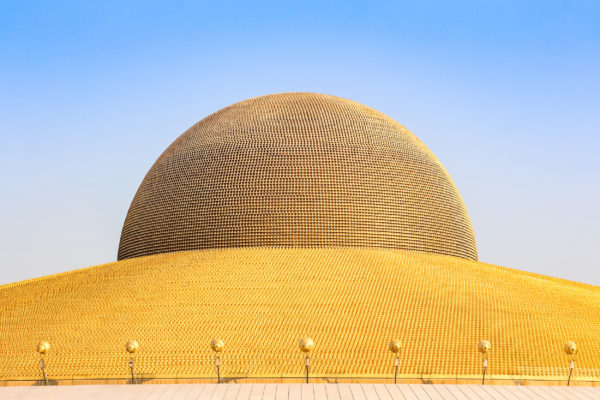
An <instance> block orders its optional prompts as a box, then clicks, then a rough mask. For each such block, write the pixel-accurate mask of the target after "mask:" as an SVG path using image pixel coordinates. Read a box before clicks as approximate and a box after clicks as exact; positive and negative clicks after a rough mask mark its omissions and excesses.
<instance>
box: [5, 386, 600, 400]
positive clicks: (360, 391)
mask: <svg viewBox="0 0 600 400" xmlns="http://www.w3.org/2000/svg"><path fill="white" fill-rule="evenodd" d="M0 399H2V400H12V399H31V400H33V399H40V400H41V399H43V400H55V399H57V400H58V399H60V400H71V399H94V400H104V399H106V400H120V399H127V400H137V399H144V400H184V399H186V400H190V399H195V400H196V399H197V400H441V399H452V400H467V399H468V400H523V399H536V400H563V399H564V400H567V399H568V400H597V399H600V388H596V387H581V386H580V387H565V386H499V385H488V386H480V385H419V384H417V385H410V384H399V385H393V384H222V385H217V384H157V385H90V386H48V387H44V386H19V387H4V388H0Z"/></svg>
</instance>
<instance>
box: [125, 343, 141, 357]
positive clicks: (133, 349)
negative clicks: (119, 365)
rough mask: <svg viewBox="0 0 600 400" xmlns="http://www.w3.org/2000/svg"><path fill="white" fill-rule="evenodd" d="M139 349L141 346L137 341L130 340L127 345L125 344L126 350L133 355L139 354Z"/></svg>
mask: <svg viewBox="0 0 600 400" xmlns="http://www.w3.org/2000/svg"><path fill="white" fill-rule="evenodd" d="M139 347H140V345H139V344H138V342H136V341H135V340H128V341H127V343H125V350H127V352H128V353H131V354H133V353H135V352H137V351H138V348H139Z"/></svg>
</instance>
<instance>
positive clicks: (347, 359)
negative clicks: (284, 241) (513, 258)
mask: <svg viewBox="0 0 600 400" xmlns="http://www.w3.org/2000/svg"><path fill="white" fill-rule="evenodd" d="M0 309H1V310H2V313H1V314H0V338H1V345H0V379H3V378H4V379H6V378H8V377H23V378H33V379H36V378H37V377H38V375H39V373H38V355H37V353H36V352H35V345H36V343H37V341H39V340H46V341H48V342H49V343H50V345H51V349H50V353H49V354H48V356H47V359H46V364H47V370H48V374H49V375H50V376H54V377H58V376H63V377H65V376H66V377H73V376H76V377H86V376H95V377H106V376H113V377H122V378H125V377H127V376H128V372H129V371H128V368H127V359H128V355H127V353H126V352H125V349H124V344H125V342H126V341H127V340H128V339H136V340H137V341H138V342H139V344H140V350H139V353H138V354H137V355H136V370H137V371H138V373H139V374H146V375H148V376H155V377H169V376H171V377H173V378H175V377H186V376H187V377H193V376H197V377H212V376H214V354H213V353H212V351H211V349H210V346H209V344H210V340H211V339H212V338H221V339H223V341H224V342H225V349H224V351H223V353H222V356H221V358H222V368H223V374H224V375H225V376H246V375H250V376H274V377H277V376H282V375H283V376H290V375H293V376H301V375H302V374H303V371H304V360H303V355H302V354H301V353H300V351H299V349H298V346H297V345H298V341H299V339H300V338H301V337H303V336H310V337H312V338H313V339H314V341H315V343H316V347H315V349H314V351H313V353H312V354H311V360H312V361H311V366H312V373H313V374H314V375H319V376H353V377H361V376H364V377H377V376H380V377H389V376H390V373H391V370H392V368H393V367H392V365H393V355H392V354H391V353H390V352H389V351H388V349H387V344H388V341H389V340H390V339H392V338H398V339H400V340H401V341H402V343H403V348H402V350H401V351H400V353H399V356H400V371H399V373H400V374H401V375H407V376H420V375H425V376H433V375H440V376H454V377H456V376H463V377H466V376H477V375H479V374H480V372H481V357H480V355H479V354H478V353H477V347H476V345H477V342H478V341H479V340H480V339H483V338H485V339H488V340H490V342H491V343H492V350H491V354H490V357H489V370H488V373H489V374H491V375H497V376H500V375H502V376H513V377H515V379H518V377H520V376H529V377H536V376H537V377H562V376H565V375H566V373H567V367H568V359H567V357H566V356H565V355H564V353H563V352H562V348H563V344H564V342H565V341H567V340H572V341H574V342H576V343H577V345H578V348H579V353H578V355H577V370H576V371H577V374H578V376H579V377H581V378H582V379H583V377H588V378H589V379H595V378H597V377H598V376H599V375H600V347H599V346H598V338H599V337H600V288H599V287H596V286H591V285H585V284H579V283H574V282H569V281H564V280H560V279H555V278H550V277H545V276H541V275H536V274H531V273H526V272H522V271H516V270H512V269H508V268H502V267H498V266H493V265H489V264H484V263H480V262H476V261H469V260H465V259H461V258H455V257H450V256H433V255H426V254H420V253H414V252H406V251H388V250H373V249H359V248H328V249H317V248H315V249H297V248H296V249H288V248H240V249H222V250H201V251H190V252H181V253H171V254H162V255H156V256H149V257H141V258H134V259H129V260H124V261H119V262H114V263H110V264H105V265H100V266H96V267H91V268H87V269H81V270H76V271H72V272H66V273H62V274H58V275H52V276H48V277H44V278H39V279H34V280H30V281H25V282H19V283H15V284H9V285H4V286H0ZM586 379H587V378H586Z"/></svg>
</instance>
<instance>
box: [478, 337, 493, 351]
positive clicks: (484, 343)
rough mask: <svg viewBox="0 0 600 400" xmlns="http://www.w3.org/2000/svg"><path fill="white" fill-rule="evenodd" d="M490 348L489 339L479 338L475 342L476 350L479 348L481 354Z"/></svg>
mask: <svg viewBox="0 0 600 400" xmlns="http://www.w3.org/2000/svg"><path fill="white" fill-rule="evenodd" d="M491 348H492V345H491V344H490V341H489V340H481V341H480V342H479V343H478V344H477V350H479V352H480V353H481V354H486V353H487V352H488V351H490V349H491Z"/></svg>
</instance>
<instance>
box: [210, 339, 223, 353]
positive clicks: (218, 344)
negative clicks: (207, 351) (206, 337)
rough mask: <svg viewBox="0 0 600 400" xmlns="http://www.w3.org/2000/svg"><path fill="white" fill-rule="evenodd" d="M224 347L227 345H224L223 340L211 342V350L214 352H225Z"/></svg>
mask: <svg viewBox="0 0 600 400" xmlns="http://www.w3.org/2000/svg"><path fill="white" fill-rule="evenodd" d="M223 346H225V343H223V341H222V340H221V339H213V340H212V341H211V342H210V348H211V349H213V351H215V352H217V353H219V352H221V351H222V350H223Z"/></svg>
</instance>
